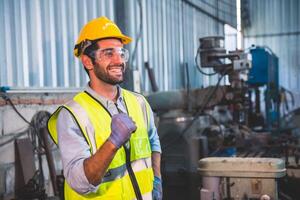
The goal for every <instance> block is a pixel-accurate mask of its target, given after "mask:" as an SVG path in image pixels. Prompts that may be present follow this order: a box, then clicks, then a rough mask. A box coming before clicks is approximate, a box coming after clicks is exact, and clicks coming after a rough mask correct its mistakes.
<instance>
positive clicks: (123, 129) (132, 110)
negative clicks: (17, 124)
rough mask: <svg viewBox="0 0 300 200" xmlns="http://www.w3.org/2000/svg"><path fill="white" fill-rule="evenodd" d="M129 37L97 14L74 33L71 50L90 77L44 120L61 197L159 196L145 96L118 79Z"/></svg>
mask: <svg viewBox="0 0 300 200" xmlns="http://www.w3.org/2000/svg"><path fill="white" fill-rule="evenodd" d="M129 42H131V38H129V37H127V36H125V35H123V34H122V32H121V31H120V29H119V28H118V27H117V25H116V24H114V22H112V21H110V20H109V19H107V18H106V17H100V18H97V19H94V20H91V21H90V22H88V23H87V24H86V25H85V26H84V27H83V29H82V30H81V32H80V34H79V38H78V40H77V43H76V45H75V49H74V54H75V56H76V57H78V58H80V60H81V62H82V64H83V65H84V68H85V70H86V71H87V73H88V75H89V78H90V82H89V84H88V86H87V87H86V89H85V91H84V92H80V93H78V94H77V95H76V96H75V97H74V98H73V100H71V101H70V102H68V103H66V104H65V105H63V106H61V107H59V108H58V109H57V110H56V111H55V112H54V113H53V115H52V116H51V118H50V119H49V122H48V128H49V132H50V134H51V136H52V138H53V140H54V141H55V142H56V143H57V144H58V146H59V149H60V153H61V157H62V163H63V169H64V176H65V179H66V181H65V187H64V192H65V199H66V200H76V199H101V200H102V199H109V200H119V199H120V200H121V199H126V200H127V199H128V200H130V199H138V200H139V199H144V200H146V199H152V198H153V199H158V200H160V199H162V186H161V174H160V153H161V147H160V143H159V138H158V135H157V131H156V128H155V125H154V119H153V113H152V111H151V108H150V106H149V104H148V103H147V101H146V100H145V98H144V97H143V96H142V95H140V94H136V93H133V92H130V91H127V90H125V89H122V88H121V87H120V86H119V85H118V84H120V83H122V82H123V80H124V72H125V67H126V62H127V61H128V57H129V53H128V51H127V50H126V49H124V48H123V45H124V44H128V43H129Z"/></svg>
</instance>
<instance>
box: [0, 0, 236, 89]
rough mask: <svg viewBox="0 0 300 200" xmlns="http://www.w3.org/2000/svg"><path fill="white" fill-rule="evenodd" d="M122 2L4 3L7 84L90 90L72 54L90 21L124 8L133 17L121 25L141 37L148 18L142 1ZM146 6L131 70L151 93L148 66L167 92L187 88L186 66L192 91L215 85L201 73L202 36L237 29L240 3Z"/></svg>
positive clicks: (165, 1) (0, 5)
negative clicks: (198, 53) (196, 60)
mask: <svg viewBox="0 0 300 200" xmlns="http://www.w3.org/2000/svg"><path fill="white" fill-rule="evenodd" d="M120 1H121V0H116V1H113V0H109V1H108V0H101V1H100V0H77V1H74V0H47V1H43V0H1V1H0V23H2V24H3V26H2V27H3V28H2V29H0V35H1V36H2V37H1V38H0V45H1V47H2V48H1V49H0V53H1V55H2V57H1V58H0V59H1V62H0V65H1V66H0V85H1V86H3V85H8V86H13V87H79V86H84V85H85V84H86V81H87V76H86V74H85V72H84V70H83V69H82V67H81V65H80V64H79V62H78V61H77V60H76V59H75V58H74V57H73V54H72V53H73V52H72V49H73V45H74V41H75V40H76V38H77V35H78V33H79V31H80V28H81V27H82V25H83V24H84V23H85V22H87V21H88V20H89V19H92V18H94V17H97V16H101V15H106V16H107V17H109V18H111V19H112V20H114V19H115V15H116V11H115V9H116V8H118V10H117V12H123V13H125V15H126V16H128V19H124V22H120V21H117V23H118V24H124V26H125V27H126V29H127V30H125V32H127V33H128V34H130V35H131V36H132V37H133V38H134V39H136V35H137V33H138V30H139V24H140V21H141V18H140V12H139V6H138V1H137V0H124V1H122V3H123V4H124V5H125V6H124V7H123V10H120V7H117V6H116V4H117V3H120ZM141 4H142V16H143V18H142V25H143V32H142V33H143V34H142V39H141V40H140V42H139V45H138V48H137V54H136V59H135V60H134V61H133V63H132V65H131V68H133V69H138V70H139V72H140V77H141V86H142V87H141V88H142V90H143V91H149V90H150V84H149V79H148V76H147V74H146V71H145V69H144V62H149V64H150V67H152V68H153V69H154V72H155V75H156V79H157V82H158V85H159V89H160V90H170V89H178V88H183V87H184V85H185V76H184V68H183V66H184V65H185V63H187V65H188V68H189V75H190V82H191V86H192V87H199V86H201V85H202V83H204V84H205V85H207V84H209V83H211V81H212V80H210V79H208V78H207V77H204V78H203V77H202V76H201V75H200V74H199V73H198V72H197V70H196V68H195V64H194V57H195V54H196V50H197V47H198V45H199V42H198V39H199V38H200V37H203V36H211V35H224V27H223V23H225V22H226V23H229V24H231V25H233V26H235V25H236V16H235V1H230V0H214V1H208V0H206V1H205V0H189V1H188V0H151V1H148V0H141ZM126 13H127V14H126ZM133 46H134V43H132V44H131V45H130V46H129V47H128V48H130V49H131V50H133ZM212 79H214V78H212Z"/></svg>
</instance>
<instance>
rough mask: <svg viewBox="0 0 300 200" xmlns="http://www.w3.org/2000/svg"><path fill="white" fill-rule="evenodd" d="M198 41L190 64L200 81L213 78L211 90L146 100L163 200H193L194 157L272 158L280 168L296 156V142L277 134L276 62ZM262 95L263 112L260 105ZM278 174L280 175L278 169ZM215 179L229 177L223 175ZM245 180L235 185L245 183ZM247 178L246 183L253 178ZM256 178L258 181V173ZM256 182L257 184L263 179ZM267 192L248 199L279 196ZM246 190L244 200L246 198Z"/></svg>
mask: <svg viewBox="0 0 300 200" xmlns="http://www.w3.org/2000/svg"><path fill="white" fill-rule="evenodd" d="M199 41H200V45H199V48H198V51H197V55H196V57H195V61H196V64H197V63H198V62H199V60H198V59H199V58H200V62H201V66H199V65H198V64H197V68H198V70H199V72H201V73H202V74H203V75H207V76H212V75H218V77H219V78H218V81H217V84H216V85H215V86H210V87H207V88H202V89H193V90H190V89H187V90H181V91H168V92H156V93H153V94H151V95H149V96H148V101H149V103H150V104H151V107H152V109H153V110H154V111H155V113H156V114H157V124H158V126H157V127H158V133H159V136H160V140H161V144H162V149H163V154H162V175H163V180H164V181H163V187H164V199H166V200H168V199H172V200H177V199H178V200H179V199H190V200H194V199H197V200H198V199H200V190H199V187H200V188H201V186H203V185H202V184H201V179H202V178H203V177H201V176H203V173H199V171H198V170H197V168H198V164H199V163H198V160H200V159H202V158H206V157H231V156H237V157H247V158H249V157H256V158H261V157H268V158H274V157H275V158H279V160H280V161H282V162H284V163H285V164H286V167H287V168H288V167H289V165H288V164H287V161H288V159H289V157H290V156H294V155H296V153H291V152H298V150H297V149H298V147H297V145H296V143H295V141H297V139H296V138H297V137H294V136H292V135H289V133H290V132H289V130H290V129H288V130H284V129H279V123H278V121H279V119H280V112H279V107H280V101H279V94H280V93H279V89H278V88H279V85H278V58H277V57H276V56H275V55H274V53H272V52H271V51H270V50H268V49H267V48H262V47H252V48H251V49H250V50H249V51H240V50H237V51H232V52H227V51H226V50H225V48H224V38H223V37H219V36H218V37H205V38H200V40H199ZM251 57H252V59H251ZM208 68H210V69H212V70H213V72H212V70H207V69H208ZM208 71H210V73H208ZM224 77H228V79H227V80H228V82H229V83H228V84H226V85H221V84H220V83H221V79H222V78H224ZM263 89H265V91H263ZM261 91H263V92H261ZM253 93H254V94H255V95H254V96H253ZM263 94H265V98H264V99H265V101H264V104H265V108H263V107H262V106H261V99H262V98H261V97H262V96H263ZM264 111H265V114H264ZM258 127H260V128H259V129H258ZM279 132H280V134H279ZM275 133H277V134H275ZM295 145H296V146H295ZM291 149H294V150H293V151H291ZM295 149H296V150H295ZM242 160H243V159H242ZM253 160H254V161H255V159H253ZM206 162H209V161H206ZM255 162H256V161H255ZM276 162H277V161H276ZM241 163H243V164H245V163H244V162H241ZM210 164H211V163H207V165H206V166H208V165H210ZM236 164H237V163H236ZM258 165H259V164H258ZM297 165H298V164H297ZM280 166H283V165H280ZM227 167H228V166H227ZM241 170H243V167H241ZM280 170H285V169H284V167H281V168H280ZM280 170H279V171H280ZM242 173H243V172H241V173H240V174H242ZM253 173H256V172H253ZM287 173H289V171H288V170H287ZM277 175H278V174H277V173H274V176H273V177H268V178H272V179H273V180H275V179H276V180H275V182H276V183H277V180H278V179H279V178H281V177H282V176H283V174H282V173H281V171H280V175H278V176H277ZM222 177H230V176H229V175H228V174H227V175H226V172H224V174H223V175H222ZM236 178H237V179H239V177H238V175H237V174H235V178H234V180H236ZM245 178H247V177H245V176H244V177H243V181H244V182H243V183H245V184H246V183H247V180H246V179H245ZM248 178H250V179H251V180H252V179H253V178H254V179H255V176H252V177H248ZM260 178H262V179H264V175H263V176H261V177H260ZM281 179H282V178H281ZM283 180H284V181H286V179H283ZM259 181H261V182H260V183H262V184H265V180H259ZM250 182H251V181H250ZM273 182H274V181H273ZM273 182H272V183H273ZM281 182H282V181H281ZM224 185H226V184H224ZM283 185H284V184H283ZM283 185H282V184H280V186H281V187H278V188H283V187H284V186H283ZM254 186H255V184H254ZM273 186H274V187H273ZM273 186H272V187H271V188H268V191H269V192H266V191H265V190H261V192H258V193H257V191H260V190H256V193H255V195H256V196H255V198H258V197H262V195H268V196H269V197H272V198H273V199H277V197H278V196H280V197H282V196H284V192H282V191H281V192H280V195H278V194H279V193H278V191H277V189H276V188H277V184H273ZM226 187H228V185H227V186H226ZM237 190H239V189H237ZM237 190H232V191H233V193H230V194H229V193H227V194H229V196H231V197H233V196H235V194H237V193H238V192H240V191H237ZM250 190H251V189H249V190H248V192H249V195H248V197H247V194H246V195H244V199H251V198H250V197H251V195H252V193H251V192H252V191H250ZM235 192H236V193H235ZM254 192H255V191H254ZM208 193H209V194H211V193H210V192H209V191H208ZM250 193H251V195H250ZM277 193H278V194H277ZM252 196H253V195H252ZM287 196H288V195H287ZM227 197H228V196H227ZM208 199H209V198H208ZM213 199H215V198H214V197H212V198H211V199H209V200H213ZM220 199H221V198H220ZM225 199H226V198H225ZM231 199H235V198H231ZM237 199H238V198H237ZM282 199H284V198H282ZM286 199H288V198H286ZM202 200H207V199H202Z"/></svg>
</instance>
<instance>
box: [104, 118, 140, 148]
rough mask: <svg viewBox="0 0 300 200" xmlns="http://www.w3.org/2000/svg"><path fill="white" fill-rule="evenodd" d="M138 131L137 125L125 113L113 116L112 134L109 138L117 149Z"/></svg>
mask: <svg viewBox="0 0 300 200" xmlns="http://www.w3.org/2000/svg"><path fill="white" fill-rule="evenodd" d="M135 130H136V125H135V123H134V122H133V121H132V119H131V118H130V117H129V116H128V115H127V114H124V113H120V114H116V115H113V116H112V120H111V134H110V136H109V138H108V140H109V141H111V143H113V144H114V145H115V146H116V147H117V148H120V147H121V146H122V145H123V144H124V143H125V142H127V141H128V140H129V138H130V136H131V134H132V133H133V132H134V131H135Z"/></svg>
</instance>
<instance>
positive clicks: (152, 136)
mask: <svg viewBox="0 0 300 200" xmlns="http://www.w3.org/2000/svg"><path fill="white" fill-rule="evenodd" d="M146 103H147V102H146ZM148 106H149V108H150V105H149V104H148ZM149 111H150V119H149V120H150V121H149V128H148V135H149V141H150V146H151V150H152V151H156V152H160V153H161V146H160V141H159V136H158V133H157V128H156V126H155V123H154V114H153V111H152V110H151V108H150V109H149Z"/></svg>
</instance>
